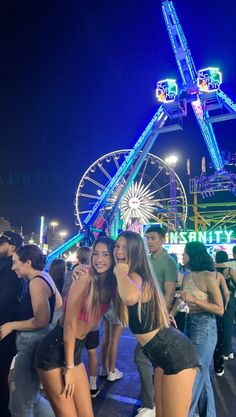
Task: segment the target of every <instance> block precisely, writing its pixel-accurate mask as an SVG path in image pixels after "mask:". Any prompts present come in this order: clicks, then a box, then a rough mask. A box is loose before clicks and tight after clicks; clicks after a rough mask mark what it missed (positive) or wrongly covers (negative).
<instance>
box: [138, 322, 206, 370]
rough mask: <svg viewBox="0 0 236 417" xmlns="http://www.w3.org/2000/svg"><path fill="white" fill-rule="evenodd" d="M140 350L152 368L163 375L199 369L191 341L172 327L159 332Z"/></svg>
mask: <svg viewBox="0 0 236 417" xmlns="http://www.w3.org/2000/svg"><path fill="white" fill-rule="evenodd" d="M142 349H143V352H144V353H145V355H146V356H147V357H148V358H149V359H150V361H151V363H152V365H153V367H154V368H161V369H163V371H164V374H165V375H173V374H177V373H178V372H181V371H183V370H184V369H188V368H196V367H199V360H198V357H197V354H196V352H195V349H194V346H193V344H192V342H191V340H190V339H189V338H188V337H187V336H185V335H184V334H183V333H181V332H180V331H179V330H177V329H175V328H174V327H168V328H164V329H161V330H159V332H158V333H157V334H156V335H155V336H154V337H153V338H152V339H151V340H150V341H149V342H148V343H147V344H146V345H145V346H143V348H142Z"/></svg>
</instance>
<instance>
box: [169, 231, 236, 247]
mask: <svg viewBox="0 0 236 417" xmlns="http://www.w3.org/2000/svg"><path fill="white" fill-rule="evenodd" d="M196 240H197V241H198V242H202V243H204V244H211V243H213V244H214V243H219V244H220V243H236V237H235V233H234V231H233V230H212V231H206V232H202V231H200V232H194V231H187V232H169V233H167V235H166V243H167V244H176V243H188V242H194V241H196Z"/></svg>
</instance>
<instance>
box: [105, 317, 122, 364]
mask: <svg viewBox="0 0 236 417" xmlns="http://www.w3.org/2000/svg"><path fill="white" fill-rule="evenodd" d="M121 332H122V327H121V325H120V324H110V332H109V333H110V334H109V348H108V369H109V371H111V372H114V370H115V367H116V357H117V349H118V343H119V338H120V335H121Z"/></svg>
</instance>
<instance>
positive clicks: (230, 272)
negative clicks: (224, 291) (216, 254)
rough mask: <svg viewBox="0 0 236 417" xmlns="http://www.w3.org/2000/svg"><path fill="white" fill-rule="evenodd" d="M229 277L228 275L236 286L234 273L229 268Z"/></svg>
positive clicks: (235, 274)
mask: <svg viewBox="0 0 236 417" xmlns="http://www.w3.org/2000/svg"><path fill="white" fill-rule="evenodd" d="M229 275H230V277H231V279H232V281H233V282H234V284H236V272H235V271H233V270H232V269H231V268H229Z"/></svg>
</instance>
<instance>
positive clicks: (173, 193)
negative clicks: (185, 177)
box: [165, 155, 179, 230]
mask: <svg viewBox="0 0 236 417" xmlns="http://www.w3.org/2000/svg"><path fill="white" fill-rule="evenodd" d="M177 161H178V158H177V156H175V155H170V156H169V157H168V158H166V159H165V162H166V163H167V164H168V165H169V167H170V171H169V174H170V197H171V217H172V219H173V224H174V226H175V230H178V229H179V216H178V207H177V193H176V182H175V167H176V163H177Z"/></svg>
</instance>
